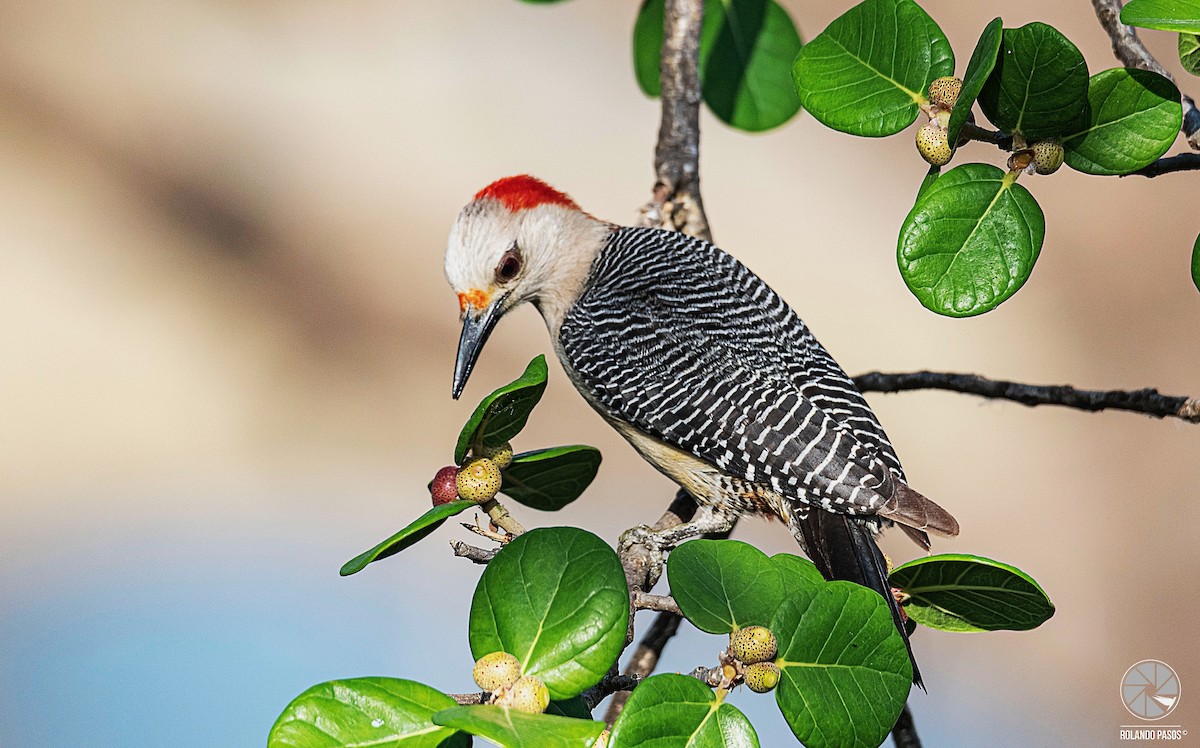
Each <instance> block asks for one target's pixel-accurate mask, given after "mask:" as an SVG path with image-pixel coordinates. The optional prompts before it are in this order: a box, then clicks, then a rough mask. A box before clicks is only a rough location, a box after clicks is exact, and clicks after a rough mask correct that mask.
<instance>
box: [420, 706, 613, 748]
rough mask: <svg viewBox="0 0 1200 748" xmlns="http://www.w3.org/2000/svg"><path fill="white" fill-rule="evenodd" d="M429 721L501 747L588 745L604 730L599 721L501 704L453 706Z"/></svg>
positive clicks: (581, 747) (580, 747)
mask: <svg viewBox="0 0 1200 748" xmlns="http://www.w3.org/2000/svg"><path fill="white" fill-rule="evenodd" d="M433 721H434V722H436V723H437V724H439V725H445V726H446V727H453V728H456V729H459V730H462V731H463V732H469V733H471V734H472V735H478V736H480V737H481V738H487V739H488V740H490V741H492V742H493V743H495V744H496V745H499V746H502V748H590V746H591V745H592V744H593V743H595V742H596V738H598V737H600V733H602V732H604V723H603V722H593V721H592V720H590V719H573V718H571V717H560V716H558V715H556V714H529V713H528V712H521V711H517V710H516V709H510V708H508V707H501V706H483V705H479V706H455V707H451V708H449V709H443V710H442V711H440V712H438V713H437V714H435V715H433Z"/></svg>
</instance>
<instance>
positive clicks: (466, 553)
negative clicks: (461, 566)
mask: <svg viewBox="0 0 1200 748" xmlns="http://www.w3.org/2000/svg"><path fill="white" fill-rule="evenodd" d="M450 547H451V548H452V549H453V550H454V555H455V556H459V557H461V558H465V559H467V560H469V561H474V562H475V563H477V564H486V563H487V562H489V561H491V560H492V559H493V558H495V557H496V554H497V553H499V552H500V549H499V548H492V549H491V550H486V549H483V548H479V547H476V546H473V545H468V544H466V543H464V542H462V541H461V540H451V541H450Z"/></svg>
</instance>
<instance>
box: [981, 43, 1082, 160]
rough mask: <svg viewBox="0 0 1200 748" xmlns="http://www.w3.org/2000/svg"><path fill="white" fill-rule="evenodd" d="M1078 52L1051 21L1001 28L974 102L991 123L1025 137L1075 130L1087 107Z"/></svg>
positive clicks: (1031, 138) (1048, 135)
mask: <svg viewBox="0 0 1200 748" xmlns="http://www.w3.org/2000/svg"><path fill="white" fill-rule="evenodd" d="M1087 91H1088V72H1087V63H1085V62H1084V60H1083V55H1082V54H1080V52H1079V50H1078V49H1077V48H1076V47H1075V45H1074V44H1072V43H1071V41H1070V40H1069V39H1067V37H1065V36H1063V35H1062V34H1061V33H1059V32H1058V30H1057V29H1055V28H1054V27H1053V26H1047V25H1046V24H1044V23H1039V22H1036V21H1035V22H1034V23H1030V24H1027V25H1025V26H1022V27H1021V28H1019V29H1004V35H1003V40H1002V42H1001V44H1000V54H999V56H998V57H997V58H996V67H995V69H994V70H993V71H992V75H991V77H989V78H988V79H987V82H986V83H985V84H984V86H983V90H982V91H980V93H979V106H980V108H981V109H983V113H984V114H986V115H987V118H988V119H990V120H991V121H992V123H993V124H995V125H996V126H997V127H999V128H1000V129H1001V130H1004V131H1005V132H1010V133H1019V134H1021V135H1023V136H1024V137H1025V139H1026V140H1028V141H1034V140H1042V139H1044V138H1049V137H1056V136H1059V135H1063V134H1065V133H1068V132H1074V131H1075V130H1076V129H1078V126H1079V124H1080V122H1082V121H1083V119H1084V117H1085V114H1086V112H1085V110H1086V108H1087Z"/></svg>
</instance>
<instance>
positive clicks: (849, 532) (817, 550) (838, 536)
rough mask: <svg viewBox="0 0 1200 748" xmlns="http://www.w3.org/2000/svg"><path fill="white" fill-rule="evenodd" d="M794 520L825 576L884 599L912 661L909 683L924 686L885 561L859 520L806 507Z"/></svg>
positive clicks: (812, 557)
mask: <svg viewBox="0 0 1200 748" xmlns="http://www.w3.org/2000/svg"><path fill="white" fill-rule="evenodd" d="M796 524H797V527H796V528H795V529H797V530H799V533H800V535H801V538H800V539H802V541H803V545H804V547H805V549H806V550H807V551H808V555H809V558H811V559H812V562H813V563H814V564H816V566H817V569H818V570H820V572H821V573H822V574H823V575H825V578H826V579H830V580H832V579H844V580H846V581H849V582H855V583H857V584H861V585H862V586H864V587H870V588H871V589H873V590H875V591H876V592H878V593H879V594H880V595H883V598H884V599H885V600H887V602H888V608H889V609H890V610H891V612H892V621H893V622H895V624H896V628H897V629H898V630H899V631H900V636H901V637H903V638H904V646H905V648H906V649H907V650H908V659H909V660H910V661H911V662H912V671H913V684H914V685H917V686H919V687H920V688H921V690H924V689H925V685H924V684H923V683H922V682H921V671H920V670H919V669H917V658H916V657H914V656H913V651H912V645H911V644H910V643H909V641H908V634H907V633H906V632H905V629H904V619H903V618H902V617H901V614H900V603H898V602H897V601H896V597H895V596H894V595H893V594H892V586H891V584H890V583H889V582H888V574H887V562H886V561H885V560H884V558H883V552H882V551H880V550H879V546H877V545H876V544H875V538H874V537H873V536H872V535H871V531H870V530H868V529H867V527H866V526H865V525H864V524H863V523H862V522H861V521H860V520H857V519H853V518H851V517H848V516H846V515H844V514H833V513H832V512H823V511H820V510H818V509H810V510H809V512H808V516H807V517H806V518H804V519H803V520H799V521H798V522H797V523H796Z"/></svg>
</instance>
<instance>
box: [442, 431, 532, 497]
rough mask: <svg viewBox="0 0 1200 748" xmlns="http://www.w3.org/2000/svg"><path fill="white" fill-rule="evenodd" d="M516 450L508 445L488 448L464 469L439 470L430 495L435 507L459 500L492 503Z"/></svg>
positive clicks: (449, 468)
mask: <svg viewBox="0 0 1200 748" xmlns="http://www.w3.org/2000/svg"><path fill="white" fill-rule="evenodd" d="M512 461H513V450H512V445H511V444H509V443H508V442H504V444H502V445H500V446H499V447H484V448H483V449H481V450H479V454H478V455H476V456H475V457H473V458H472V459H470V460H468V461H467V463H466V464H465V465H463V466H462V467H461V468H459V467H455V466H454V465H447V466H446V467H444V468H442V469H441V470H439V471H437V475H435V476H434V477H433V483H431V484H429V492H430V493H431V494H432V495H433V505H434V506H440V505H441V504H445V503H448V502H451V501H454V500H455V499H460V498H461V499H466V500H467V501H474V502H475V503H476V504H483V503H485V502H488V501H491V500H492V499H494V498H495V497H496V494H497V493H499V492H500V483H501V481H502V478H501V475H500V471H501V470H503V469H505V468H506V467H508V466H509V465H511V464H512Z"/></svg>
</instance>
